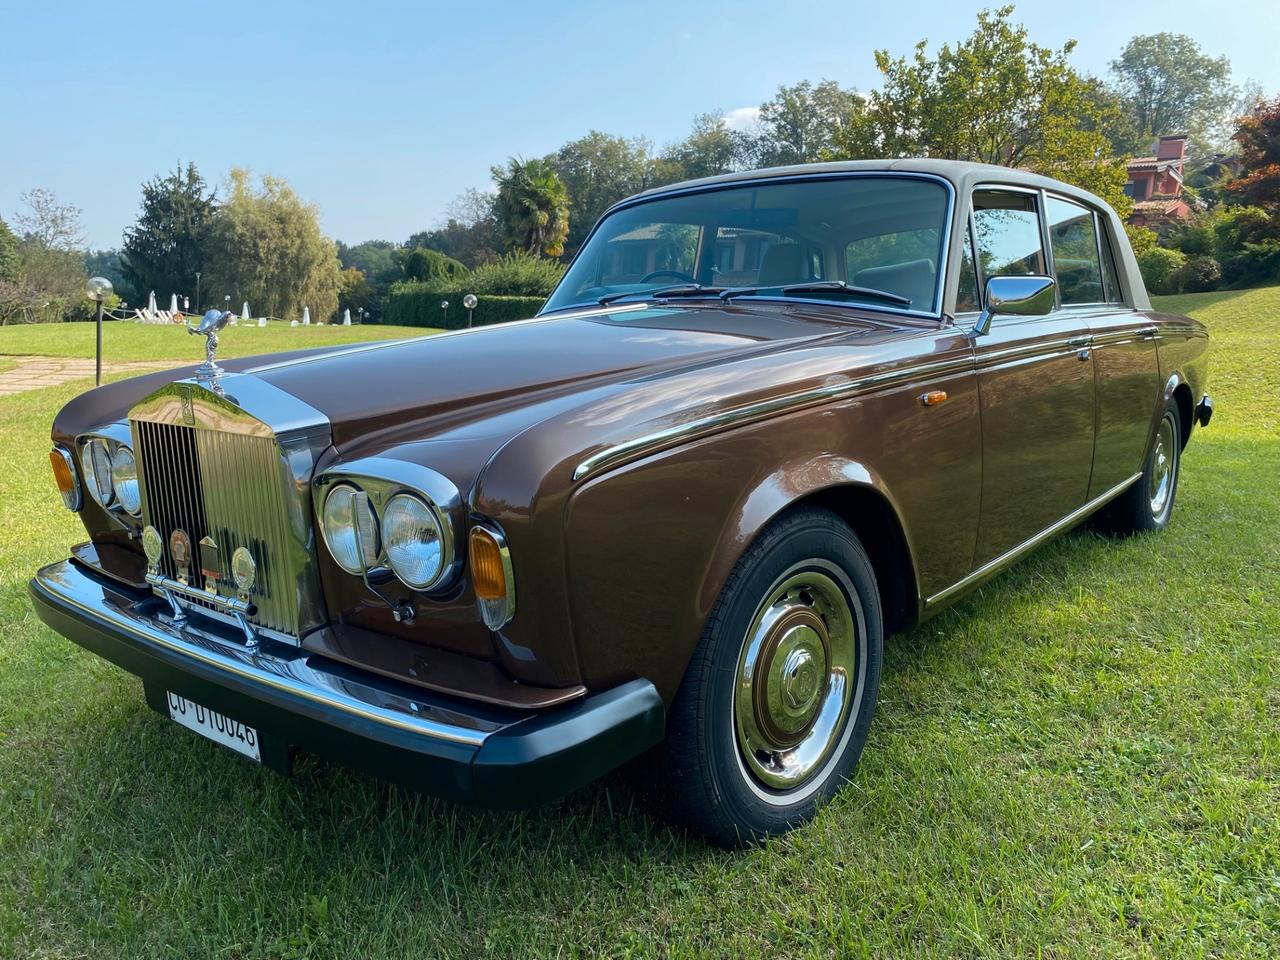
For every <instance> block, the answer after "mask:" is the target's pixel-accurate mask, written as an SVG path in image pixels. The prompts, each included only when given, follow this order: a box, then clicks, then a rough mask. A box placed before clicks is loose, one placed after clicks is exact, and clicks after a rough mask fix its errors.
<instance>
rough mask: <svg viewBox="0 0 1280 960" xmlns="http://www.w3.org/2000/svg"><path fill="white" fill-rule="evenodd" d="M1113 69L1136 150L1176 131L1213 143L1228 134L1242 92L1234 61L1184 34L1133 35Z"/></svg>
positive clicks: (1133, 147)
mask: <svg viewBox="0 0 1280 960" xmlns="http://www.w3.org/2000/svg"><path fill="white" fill-rule="evenodd" d="M1111 74H1112V76H1113V77H1114V78H1115V88H1116V91H1117V93H1118V94H1119V95H1120V98H1121V99H1122V101H1123V102H1124V105H1125V108H1126V110H1127V112H1128V114H1129V116H1130V117H1131V118H1132V122H1133V135H1134V137H1135V138H1136V141H1135V142H1133V143H1131V144H1128V145H1127V146H1129V147H1131V148H1132V149H1134V150H1141V151H1144V152H1145V151H1146V150H1147V149H1149V147H1150V144H1151V141H1152V140H1153V139H1154V138H1156V137H1158V136H1161V135H1163V134H1171V133H1185V134H1188V135H1189V136H1190V137H1191V139H1192V141H1193V142H1199V143H1202V144H1209V145H1220V144H1221V143H1222V141H1223V140H1224V139H1225V137H1224V135H1223V134H1224V127H1225V124H1226V122H1227V121H1228V120H1229V114H1230V111H1231V108H1232V107H1233V106H1234V105H1235V103H1236V100H1237V98H1238V96H1239V91H1237V90H1236V88H1235V87H1233V86H1232V85H1231V63H1230V61H1228V60H1227V58H1226V57H1210V56H1208V55H1207V54H1205V53H1203V52H1202V51H1201V50H1200V45H1199V44H1198V43H1196V41H1195V40H1193V39H1192V38H1191V37H1189V36H1187V35H1186V34H1185V33H1153V34H1146V35H1143V36H1137V37H1134V38H1133V39H1132V40H1130V41H1129V43H1128V44H1127V45H1126V46H1125V48H1124V50H1123V51H1122V52H1121V54H1120V56H1119V58H1118V59H1116V60H1113V61H1111Z"/></svg>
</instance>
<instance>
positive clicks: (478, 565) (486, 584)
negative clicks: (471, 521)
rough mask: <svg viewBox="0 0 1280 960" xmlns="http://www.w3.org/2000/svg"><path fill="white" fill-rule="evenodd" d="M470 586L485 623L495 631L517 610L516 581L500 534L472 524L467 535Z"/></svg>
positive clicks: (508, 554)
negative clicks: (478, 603)
mask: <svg viewBox="0 0 1280 960" xmlns="http://www.w3.org/2000/svg"><path fill="white" fill-rule="evenodd" d="M468 542H469V544H470V549H469V550H468V554H467V556H468V561H469V562H470V564H471V586H472V589H474V590H475V592H476V599H477V600H479V601H480V615H481V616H482V617H483V618H484V622H485V626H487V627H488V628H489V629H490V630H497V629H499V628H501V627H502V626H504V625H505V624H506V623H508V622H509V621H510V620H511V618H512V617H513V616H514V615H515V612H516V592H515V582H514V580H513V578H512V574H511V554H510V552H509V551H508V550H507V543H506V540H505V539H504V538H503V536H502V534H500V533H498V532H497V531H494V530H490V529H488V528H486V527H472V529H471V536H470V537H469V538H468Z"/></svg>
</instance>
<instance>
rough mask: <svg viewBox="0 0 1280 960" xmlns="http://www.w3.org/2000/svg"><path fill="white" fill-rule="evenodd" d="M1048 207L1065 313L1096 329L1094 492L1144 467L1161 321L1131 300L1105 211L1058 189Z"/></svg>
mask: <svg viewBox="0 0 1280 960" xmlns="http://www.w3.org/2000/svg"><path fill="white" fill-rule="evenodd" d="M1045 213H1046V219H1047V222H1048V228H1049V253H1050V257H1051V260H1052V267H1053V270H1054V274H1055V276H1056V277H1057V280H1058V296H1059V301H1060V303H1061V310H1062V313H1063V314H1064V315H1072V316H1075V317H1078V318H1079V320H1080V322H1081V323H1085V324H1087V325H1088V326H1089V329H1090V332H1091V335H1092V336H1091V341H1090V348H1091V351H1092V354H1093V366H1094V372H1095V376H1096V379H1097V410H1096V416H1097V423H1096V439H1095V441H1094V453H1093V474H1092V477H1091V478H1090V481H1089V499H1090V500H1092V499H1094V498H1095V497H1099V496H1101V495H1102V494H1104V493H1106V492H1107V491H1108V490H1111V489H1112V488H1113V487H1115V486H1116V485H1117V484H1120V483H1123V482H1125V481H1126V480H1129V479H1130V478H1132V477H1133V475H1134V474H1135V473H1137V472H1139V471H1140V470H1141V469H1142V461H1143V458H1144V457H1145V455H1146V451H1147V443H1148V442H1149V439H1150V435H1151V426H1152V414H1153V411H1154V410H1155V409H1156V399H1157V395H1158V394H1159V392H1160V362H1159V358H1158V357H1157V356H1156V341H1155V334H1156V326H1155V324H1154V323H1151V322H1150V320H1148V318H1147V317H1146V315H1145V314H1142V313H1139V312H1138V311H1136V310H1134V309H1133V307H1131V306H1130V305H1128V304H1126V303H1125V302H1124V296H1123V292H1122V291H1121V289H1120V285H1119V283H1118V282H1117V279H1116V268H1115V260H1114V258H1113V256H1112V248H1113V244H1112V240H1111V238H1110V235H1109V231H1108V228H1107V221H1106V219H1105V218H1103V217H1102V216H1100V215H1099V214H1098V212H1097V211H1095V210H1091V209H1089V208H1088V207H1086V206H1084V205H1083V204H1080V203H1076V202H1075V201H1072V200H1068V199H1066V198H1063V197H1057V196H1054V195H1052V194H1050V195H1049V196H1048V197H1047V198H1046V200H1045Z"/></svg>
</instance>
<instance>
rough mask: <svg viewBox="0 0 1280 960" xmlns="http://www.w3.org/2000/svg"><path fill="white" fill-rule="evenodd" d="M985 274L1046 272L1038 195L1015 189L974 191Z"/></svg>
mask: <svg viewBox="0 0 1280 960" xmlns="http://www.w3.org/2000/svg"><path fill="white" fill-rule="evenodd" d="M973 225H974V228H975V230H976V231H977V238H976V239H977V244H978V256H979V257H980V258H981V261H980V262H981V264H982V276H984V277H1001V276H1010V275H1014V276H1028V275H1032V274H1043V273H1045V272H1046V271H1045V258H1044V245H1043V244H1042V243H1041V241H1040V217H1039V215H1038V214H1037V212H1036V197H1035V195H1034V194H1030V193H1017V192H1014V191H1012V190H1008V191H1006V190H978V191H975V192H974V194H973Z"/></svg>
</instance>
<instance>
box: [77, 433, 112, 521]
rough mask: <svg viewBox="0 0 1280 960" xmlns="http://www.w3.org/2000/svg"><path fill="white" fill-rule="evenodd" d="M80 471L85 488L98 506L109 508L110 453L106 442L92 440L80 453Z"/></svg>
mask: <svg viewBox="0 0 1280 960" xmlns="http://www.w3.org/2000/svg"><path fill="white" fill-rule="evenodd" d="M80 469H81V470H82V471H83V473H84V481H85V486H87V487H88V488H89V493H90V494H91V495H92V496H93V499H94V500H96V501H98V503H99V505H101V506H104V507H109V506H111V498H112V497H113V496H114V494H113V493H112V492H111V451H110V450H108V449H107V441H105V440H99V439H98V438H96V437H95V438H94V439H92V440H90V441H89V442H88V443H86V444H85V445H84V447H83V448H82V449H81V451H80Z"/></svg>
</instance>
